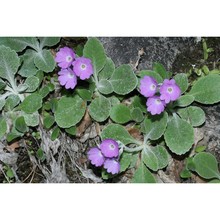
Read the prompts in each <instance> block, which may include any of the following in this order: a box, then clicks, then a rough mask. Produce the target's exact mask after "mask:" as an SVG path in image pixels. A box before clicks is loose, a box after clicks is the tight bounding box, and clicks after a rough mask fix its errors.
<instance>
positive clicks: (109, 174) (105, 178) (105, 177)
mask: <svg viewBox="0 0 220 220" xmlns="http://www.w3.org/2000/svg"><path fill="white" fill-rule="evenodd" d="M101 174H102V179H103V180H108V179H110V178H113V177H114V176H115V175H112V174H111V173H108V172H107V170H106V169H104V168H102V173H101Z"/></svg>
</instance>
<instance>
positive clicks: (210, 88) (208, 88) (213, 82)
mask: <svg viewBox="0 0 220 220" xmlns="http://www.w3.org/2000/svg"><path fill="white" fill-rule="evenodd" d="M219 88H220V76H219V75H216V74H209V75H207V76H205V77H201V78H200V79H199V80H198V81H197V82H196V83H195V84H194V85H193V87H192V89H191V91H190V93H189V95H192V96H194V97H195V101H197V102H199V103H202V104H214V103H217V102H219V101H220V89H219Z"/></svg>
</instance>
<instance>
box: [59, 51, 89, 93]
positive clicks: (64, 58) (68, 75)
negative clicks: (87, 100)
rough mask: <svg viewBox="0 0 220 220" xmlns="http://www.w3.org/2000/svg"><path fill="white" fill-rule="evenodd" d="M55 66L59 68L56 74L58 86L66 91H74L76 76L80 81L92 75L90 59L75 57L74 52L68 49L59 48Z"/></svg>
mask: <svg viewBox="0 0 220 220" xmlns="http://www.w3.org/2000/svg"><path fill="white" fill-rule="evenodd" d="M55 61H56V62H57V65H58V66H59V67H61V70H60V71H59V72H58V75H59V77H58V80H59V82H60V85H62V86H65V88H66V89H74V88H75V86H76V84H77V76H78V77H79V78H80V79H81V80H85V79H89V78H90V76H91V75H92V74H93V66H92V62H91V60H90V59H88V58H85V57H76V54H75V52H74V51H73V50H72V49H71V48H69V47H63V48H61V49H60V50H59V51H58V52H57V54H56V57H55Z"/></svg>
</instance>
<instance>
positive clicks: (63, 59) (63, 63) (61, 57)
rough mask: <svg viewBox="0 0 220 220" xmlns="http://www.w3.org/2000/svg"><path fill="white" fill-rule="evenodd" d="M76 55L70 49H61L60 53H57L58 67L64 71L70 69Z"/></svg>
mask: <svg viewBox="0 0 220 220" xmlns="http://www.w3.org/2000/svg"><path fill="white" fill-rule="evenodd" d="M75 57H76V54H75V53H74V51H73V50H72V49H71V48H69V47H63V48H60V50H59V52H57V54H56V57H55V61H56V62H57V63H58V64H57V65H58V66H59V67H61V68H63V69H65V68H68V67H70V66H71V65H72V62H73V61H74V59H75Z"/></svg>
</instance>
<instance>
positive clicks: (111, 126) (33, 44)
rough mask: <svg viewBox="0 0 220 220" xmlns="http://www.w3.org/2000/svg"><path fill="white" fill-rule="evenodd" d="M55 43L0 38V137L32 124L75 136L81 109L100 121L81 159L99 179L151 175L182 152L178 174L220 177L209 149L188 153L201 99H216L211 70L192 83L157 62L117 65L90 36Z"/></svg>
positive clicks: (219, 88) (216, 79) (218, 81)
mask: <svg viewBox="0 0 220 220" xmlns="http://www.w3.org/2000/svg"><path fill="white" fill-rule="evenodd" d="M59 42H60V38H56V37H54V38H46V37H45V38H34V37H32V38H30V37H29V38H1V39H0V112H1V116H0V138H1V139H4V137H6V141H7V142H11V141H13V140H15V139H16V138H20V137H22V136H23V135H25V134H26V133H27V132H28V131H29V130H30V128H34V127H37V126H38V125H39V123H43V125H44V128H45V129H47V130H48V131H49V132H50V133H51V140H52V141H54V140H56V139H59V136H60V135H62V134H64V133H65V134H66V135H69V136H70V137H71V138H72V139H76V138H77V130H78V128H79V127H80V125H81V123H82V121H83V119H84V117H86V115H87V114H88V115H89V117H90V118H91V119H92V120H93V122H94V123H97V124H99V126H100V128H101V131H100V143H97V144H96V145H94V146H86V150H85V151H86V156H87V159H88V166H89V167H91V169H93V170H94V172H96V173H99V175H100V176H101V177H102V178H103V179H104V180H109V179H112V178H114V177H116V176H120V175H122V174H123V173H125V172H126V171H127V170H133V171H134V172H133V173H132V178H131V182H133V183H154V182H158V181H159V180H158V178H157V175H156V174H157V173H158V172H159V171H160V170H165V169H166V167H167V166H168V164H169V162H170V161H171V158H172V157H176V156H177V155H181V156H182V157H185V159H186V163H185V168H184V170H183V171H182V173H181V175H180V176H181V177H182V178H190V176H191V174H192V173H194V174H196V175H199V176H201V177H202V178H205V179H208V180H213V181H214V182H215V181H218V179H220V173H219V171H218V167H217V161H216V159H215V157H214V156H212V155H211V154H210V153H208V152H200V151H199V150H198V149H197V152H196V153H194V154H190V156H188V155H189V153H190V152H194V151H195V147H196V146H195V136H196V133H195V129H196V128H197V127H201V126H202V125H203V124H204V122H205V113H204V111H203V110H202V108H201V106H202V105H203V104H205V105H211V104H215V103H218V102H220V76H219V75H218V74H214V73H211V72H210V74H208V75H203V76H202V77H200V78H199V79H198V80H197V81H195V82H191V81H189V79H188V75H187V74H185V73H177V74H172V73H171V72H168V71H166V70H165V68H164V67H163V65H161V64H160V63H157V62H156V61H155V63H154V64H153V69H152V70H141V71H136V70H135V71H134V68H133V66H131V65H129V64H123V65H121V66H117V67H116V66H115V64H114V62H113V60H112V59H111V58H110V57H107V55H106V53H105V50H104V47H103V45H102V44H101V42H100V41H99V40H98V39H97V38H89V39H88V40H87V42H86V43H85V45H84V47H83V50H82V51H80V52H78V51H76V50H75V48H71V47H69V46H63V47H59V48H57V45H58V43H59ZM51 47H52V49H50V48H51ZM55 67H56V68H55ZM203 150H204V149H203ZM40 153H41V152H40ZM42 154H43V152H42ZM3 162H4V161H3ZM189 162H190V163H189ZM204 173H205V174H204Z"/></svg>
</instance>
